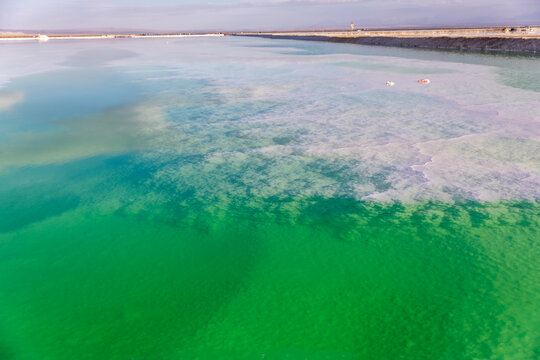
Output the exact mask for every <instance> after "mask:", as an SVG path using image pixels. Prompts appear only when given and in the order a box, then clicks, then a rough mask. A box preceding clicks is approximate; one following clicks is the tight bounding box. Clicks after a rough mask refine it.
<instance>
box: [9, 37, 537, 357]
mask: <svg viewBox="0 0 540 360" xmlns="http://www.w3.org/2000/svg"><path fill="white" fill-rule="evenodd" d="M0 54H1V56H0V68H1V69H8V71H4V72H2V73H0V86H2V87H1V88H0V200H1V201H0V273H1V274H4V276H2V277H0V290H1V291H0V319H1V320H0V359H74V358H77V359H195V358H199V359H261V358H264V359H329V360H333V359H399V358H403V359H487V358H489V359H535V358H537V357H538V356H540V346H539V344H540V339H539V335H538V334H539V328H540V320H539V310H538V309H539V308H540V306H539V305H540V285H539V284H540V269H539V267H538V265H537V262H538V258H539V255H540V245H539V239H540V204H539V202H538V200H539V199H540V115H539V114H540V92H539V89H538V88H537V86H536V85H537V82H535V81H534V79H535V78H536V77H538V74H540V62H539V61H538V58H535V57H519V56H493V55H483V54H466V53H458V52H437V51H426V50H412V49H392V48H380V47H366V46H351V45H343V44H326V43H314V42H300V41H281V40H266V39H251V38H249V39H247V38H228V37H227V38H223V39H221V38H220V39H200V38H197V39H186V38H184V39H151V40H150V39H137V40H111V41H109V40H97V41H92V40H86V41H75V40H73V41H50V42H48V43H44V44H43V43H42V44H30V43H20V44H17V43H10V44H0ZM36 56H39V58H40V60H41V61H40V62H39V63H36V61H35V58H36ZM422 77H429V78H430V79H431V84H429V85H427V86H423V85H420V84H418V83H416V80H418V79H419V78H422ZM531 79H533V80H531ZM388 80H391V81H394V82H395V83H396V86H395V87H392V88H389V87H386V86H385V83H386V81H388Z"/></svg>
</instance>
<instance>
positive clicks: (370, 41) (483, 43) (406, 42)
mask: <svg viewBox="0 0 540 360" xmlns="http://www.w3.org/2000/svg"><path fill="white" fill-rule="evenodd" d="M250 36H259V37H266V38H273V39H294V40H312V41H330V42H337V43H353V44H360V45H382V46H399V47H412V48H426V49H450V50H476V51H513V52H526V53H540V38H538V37H535V38H521V37H492V36H463V37H461V36H448V37H446V36H434V37H398V36H396V37H391V36H354V37H352V36H347V37H345V36H321V35H317V36H311V35H275V34H272V35H263V34H260V35H250Z"/></svg>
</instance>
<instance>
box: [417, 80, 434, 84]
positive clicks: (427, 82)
mask: <svg viewBox="0 0 540 360" xmlns="http://www.w3.org/2000/svg"><path fill="white" fill-rule="evenodd" d="M418 82H419V83H420V84H429V83H430V82H431V81H429V79H420V80H418Z"/></svg>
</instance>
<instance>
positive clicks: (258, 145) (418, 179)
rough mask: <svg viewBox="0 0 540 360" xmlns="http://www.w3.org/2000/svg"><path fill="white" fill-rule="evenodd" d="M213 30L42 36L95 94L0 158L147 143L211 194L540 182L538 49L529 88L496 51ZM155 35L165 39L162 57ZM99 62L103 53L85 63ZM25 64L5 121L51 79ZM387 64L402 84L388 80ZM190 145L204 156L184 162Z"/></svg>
mask: <svg viewBox="0 0 540 360" xmlns="http://www.w3.org/2000/svg"><path fill="white" fill-rule="evenodd" d="M209 43H210V44H211V47H207V48H206V50H205V51H206V53H205V52H203V53H200V52H195V51H192V50H193V48H194V47H196V46H197V44H196V43H194V42H193V41H191V42H189V43H181V41H177V42H174V43H173V44H169V43H165V42H161V41H160V42H155V43H152V42H140V43H137V44H136V45H134V43H127V42H126V43H123V44H122V46H123V47H124V49H113V48H100V49H97V51H96V50H93V51H89V50H87V49H85V48H81V49H79V48H78V47H81V46H82V45H77V46H76V47H75V49H74V50H73V51H71V50H70V49H67V48H66V47H64V46H62V45H61V44H54V46H57V47H58V50H56V48H55V47H52V46H51V48H46V49H44V50H42V51H46V52H48V55H52V57H53V58H54V57H55V56H57V57H58V59H57V64H59V65H60V69H59V70H58V65H55V67H56V68H57V70H56V75H54V76H55V77H58V76H65V77H66V80H67V81H68V82H69V81H71V79H72V78H73V77H75V78H77V77H78V75H77V74H78V73H77V70H76V69H77V67H78V66H83V67H84V68H82V69H81V70H80V72H86V73H88V72H89V73H90V74H92V75H90V77H95V78H96V79H101V80H95V81H98V82H101V83H100V84H97V86H96V87H95V88H94V89H92V88H90V89H88V90H85V89H81V90H82V91H83V94H84V93H87V94H88V100H85V99H82V100H77V101H78V102H79V105H78V107H77V108H74V111H73V112H72V113H69V112H67V115H66V116H67V117H66V118H55V119H52V118H51V119H45V120H43V119H42V120H37V118H36V119H34V121H36V122H37V124H38V126H41V125H46V123H45V122H46V121H47V122H49V121H50V120H54V122H53V123H52V125H53V128H54V129H53V130H52V131H49V130H46V129H44V130H42V131H30V132H28V131H25V132H24V134H21V132H20V131H17V132H14V133H13V135H11V136H9V135H8V136H6V135H3V136H2V138H3V141H2V144H1V145H0V151H1V152H2V153H3V154H5V156H2V158H1V159H0V167H3V168H6V167H8V168H9V167H13V166H25V165H45V164H54V163H59V162H66V161H70V160H76V159H81V158H85V157H91V156H97V155H105V154H110V153H112V154H121V153H130V152H133V151H137V152H140V153H141V156H142V158H141V159H144V160H142V161H147V160H148V161H152V162H154V163H156V164H159V163H163V165H162V166H161V167H160V168H159V170H158V171H157V173H156V180H155V181H157V182H160V181H164V182H173V183H178V182H181V180H182V179H183V180H182V181H184V182H186V183H190V182H192V181H194V182H195V183H196V184H197V186H195V188H196V189H197V192H199V193H200V195H201V196H207V195H208V194H210V193H213V192H214V191H216V190H217V189H216V186H217V187H218V188H219V191H220V192H221V193H230V194H238V193H245V192H246V190H249V191H250V192H252V193H255V194H260V195H263V196H280V195H283V194H302V195H306V194H310V195H321V196H335V195H340V196H352V197H355V198H357V199H370V200H382V201H389V200H399V201H411V200H415V199H417V200H418V199H434V200H444V201H448V200H460V199H474V200H481V201H495V200H517V199H529V200H534V199H538V198H540V141H539V139H540V115H539V114H540V93H539V92H536V91H531V90H528V89H527V86H526V84H525V83H526V81H527V78H526V75H527V71H532V72H533V73H535V71H536V72H537V71H539V70H538V67H539V66H540V65H539V64H538V61H537V60H536V59H518V60H516V61H520V62H526V64H525V65H526V66H527V69H528V70H527V71H524V72H523V73H519V72H516V71H515V69H513V71H514V75H515V77H519V76H522V77H523V79H521V81H522V82H523V83H524V87H525V88H524V89H519V88H516V87H515V86H514V87H510V86H508V85H506V84H505V83H502V82H499V81H498V74H499V73H500V71H501V69H502V70H504V66H502V67H501V66H500V64H495V65H494V66H489V65H488V66H486V65H479V64H464V63H453V62H442V61H435V60H431V61H427V60H415V59H404V58H400V57H395V56H373V55H369V54H366V55H362V54H360V55H356V54H354V55H352V54H339V53H338V54H335V53H334V54H332V53H329V54H318V55H309V56H306V55H304V54H303V53H302V52H298V51H297V50H296V49H294V48H293V49H290V48H287V47H283V48H279V47H264V46H262V47H261V46H259V45H264V44H268V42H266V41H258V40H257V41H253V40H249V41H245V40H234V41H228V42H227V43H225V44H221V43H219V42H217V41H209ZM272 44H274V43H272ZM278 44H282V45H283V46H292V45H294V44H291V43H288V42H278ZM49 45H50V44H47V46H49ZM246 45H248V46H247V47H246ZM95 46H98V45H97V44H96V45H95ZM99 46H102V45H101V44H99ZM228 46H230V47H233V48H234V55H233V53H232V52H231V51H230V50H228V49H226V47H228ZM28 47H30V46H28ZM156 48H159V49H160V51H161V52H163V53H164V54H162V55H161V56H159V57H157V58H156V56H154V55H152V54H153V53H155V51H154V50H155V49H156ZM332 49H334V48H332ZM7 50H8V51H9V50H10V49H9V48H7ZM55 50H56V51H55ZM334 50H337V51H339V50H340V48H339V47H336V48H335V49H334ZM66 51H69V52H68V53H69V54H71V55H69V56H67V59H66V55H65V52H66ZM294 51H296V53H295V52H294ZM96 54H97V55H96ZM218 55H221V56H220V57H219V58H217V57H218ZM89 56H93V57H94V60H93V61H92V62H90V63H89V62H88V61H87V60H88V57H89ZM471 56H477V57H478V55H471ZM8 59H9V57H8ZM49 61H50V60H49ZM507 61H508V62H509V63H511V62H512V61H513V59H512V58H509V59H508V60H507ZM477 62H481V59H480V61H478V60H477ZM486 62H487V63H488V64H489V57H488V58H487V60H486ZM8 64H9V62H8ZM91 64H97V66H93V67H91V68H88V66H90V65H91ZM107 64H108V65H107ZM503 65H505V64H504V62H503ZM18 66H19V67H20V68H21V69H24V68H25V67H24V64H18ZM74 66H75V70H73V69H74V68H73V67H74ZM520 66H524V65H520ZM63 73H65V75H62V74H63ZM425 73H427V74H430V75H429V76H430V77H431V78H432V84H430V85H428V86H421V85H419V84H417V83H416V80H417V78H418V77H419V76H420V74H425ZM83 77H85V76H83ZM34 78H35V79H34ZM22 79H23V80H18V79H17V78H14V79H12V83H8V84H6V85H5V88H6V91H5V92H4V93H0V97H2V98H3V99H4V100H3V102H2V103H5V104H8V105H9V108H7V106H8V105H6V106H4V109H3V112H4V117H6V116H7V118H8V120H7V121H5V120H4V121H3V124H0V126H7V127H8V129H7V130H9V126H10V125H9V124H10V121H9V120H10V118H11V119H16V118H17V109H21V107H22V106H30V107H33V106H36V105H37V101H38V96H41V95H43V94H34V96H33V97H32V96H31V95H28V96H27V98H26V99H25V100H24V102H25V103H24V104H21V101H23V99H24V96H25V95H24V91H25V89H24V87H25V86H34V87H41V88H43V89H45V87H44V86H43V84H40V81H54V80H53V79H47V77H44V78H43V79H40V78H39V75H38V76H37V77H36V76H34V77H33V76H27V77H25V78H22ZM386 79H392V80H394V81H395V82H396V84H397V85H396V86H395V87H394V88H392V89H389V88H387V87H385V86H384V84H385V81H386ZM85 81H86V80H85ZM519 81H520V79H514V85H515V84H516V83H517V84H518V85H519ZM107 82H109V83H111V82H112V83H113V84H112V85H113V88H114V87H116V88H117V89H116V90H115V89H113V90H110V89H109V90H107V91H109V92H112V93H111V94H110V95H111V97H114V96H116V97H119V96H120V98H121V97H124V98H125V99H124V100H123V101H124V103H123V104H121V103H119V104H112V103H111V105H109V106H107V105H106V104H105V105H104V106H103V109H102V110H101V111H100V112H98V113H89V114H79V113H80V110H79V109H80V108H86V107H88V106H87V103H89V102H92V101H93V99H92V97H94V92H97V91H102V90H104V89H102V88H101V86H106V85H105V84H106V83H107ZM66 84H67V82H66ZM11 88H14V89H12V90H11ZM134 89H135V90H134ZM122 91H125V92H126V96H124V94H121V92H122ZM130 93H131V99H129V101H128V97H129V96H130ZM62 96H63V95H62V94H61V93H59V94H58V96H56V97H55V96H54V93H53V94H52V95H50V97H51V99H49V100H48V103H44V105H45V104H47V105H46V106H48V107H49V106H50V103H51V102H53V103H54V102H57V103H56V106H65V105H66V104H65V102H64V101H65V100H64V99H62V98H61V97H62ZM42 102H43V101H42ZM17 104H19V107H18V108H16V109H14V110H12V111H11V112H9V110H10V108H12V107H14V106H15V105H17ZM0 110H1V109H0ZM34 116H36V115H34ZM54 116H56V117H57V116H58V114H57V113H54ZM26 117H28V116H26ZM14 123H16V122H15V121H11V124H14ZM101 124H107V126H104V125H101ZM19 130H20V129H19ZM4 134H6V133H5V132H4ZM156 151H157V152H156ZM185 155H196V156H198V157H199V158H200V161H198V162H197V163H196V164H187V165H186V164H183V163H182V161H183V160H182V159H183V158H184V156H185ZM175 159H176V160H175ZM224 163H226V164H227V166H223V164H224ZM246 168H256V169H258V171H253V172H250V171H243V170H242V169H246ZM179 169H182V171H179ZM261 169H263V170H264V171H259V170H261ZM191 175H193V177H194V178H195V179H192V178H191ZM200 176H202V178H206V177H208V178H209V179H211V178H216V177H217V178H221V179H223V180H225V179H227V178H230V177H234V176H241V177H242V182H241V183H234V184H232V183H230V182H228V181H221V182H219V183H218V184H215V183H214V182H213V181H211V182H210V184H205V183H204V182H200V180H199V181H198V180H197V179H196V178H199V177H200ZM187 179H190V180H189V181H188V180H187Z"/></svg>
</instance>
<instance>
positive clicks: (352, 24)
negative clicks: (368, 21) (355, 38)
mask: <svg viewBox="0 0 540 360" xmlns="http://www.w3.org/2000/svg"><path fill="white" fill-rule="evenodd" d="M351 31H354V23H353V22H351Z"/></svg>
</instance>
